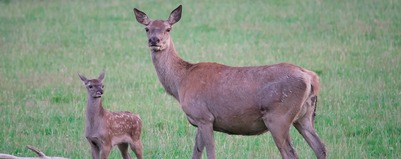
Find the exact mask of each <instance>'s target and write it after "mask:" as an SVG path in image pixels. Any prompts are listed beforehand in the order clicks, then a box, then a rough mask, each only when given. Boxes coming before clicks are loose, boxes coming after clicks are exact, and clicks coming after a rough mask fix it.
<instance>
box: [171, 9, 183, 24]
mask: <svg viewBox="0 0 401 159" xmlns="http://www.w3.org/2000/svg"><path fill="white" fill-rule="evenodd" d="M181 11H182V5H179V6H178V7H177V8H176V9H174V10H173V11H172V12H171V13H170V16H169V17H168V20H167V21H168V23H170V25H173V24H175V23H177V22H178V21H180V19H181Z"/></svg>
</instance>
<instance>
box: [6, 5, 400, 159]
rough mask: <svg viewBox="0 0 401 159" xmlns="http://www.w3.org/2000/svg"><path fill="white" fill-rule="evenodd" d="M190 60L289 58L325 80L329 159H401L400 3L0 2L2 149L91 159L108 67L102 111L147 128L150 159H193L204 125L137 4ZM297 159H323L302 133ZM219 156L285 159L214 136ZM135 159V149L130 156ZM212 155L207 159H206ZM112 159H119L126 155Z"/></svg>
mask: <svg viewBox="0 0 401 159" xmlns="http://www.w3.org/2000/svg"><path fill="white" fill-rule="evenodd" d="M179 4H182V5H183V17H182V19H181V21H180V22H178V23H177V24H176V25H175V26H174V29H173V30H172V36H173V39H174V42H175V46H176V49H177V51H178V52H179V54H180V56H181V57H182V58H183V59H185V60H187V61H189V62H200V61H212V62H218V63H223V64H227V65H232V66H250V65H264V64H273V63H278V62H291V63H294V64H296V65H300V66H302V67H305V68H308V69H310V70H314V71H316V72H317V73H318V74H319V75H320V78H321V86H322V89H321V93H320V97H319V103H318V108H317V117H316V123H315V126H316V129H317V132H318V134H319V136H320V137H321V139H322V140H323V142H324V143H325V144H326V146H327V149H328V158H333V159H338V158H347V159H348V158H358V159H359V158H401V151H400V149H401V98H400V97H401V81H400V79H401V2H400V1H397V0H387V1H381V0H349V1H346V0H340V1H328V0H303V1H290V0H284V1H281V0H268V1H255V2H251V1H242V0H237V1H231V0H230V1H229V0H221V1H212V0H206V1H202V2H201V1H196V0H189V1H173V2H165V1H159V0H156V1H155V0H143V1H118V0H99V1H94V0H89V1H80V0H68V1H61V0H59V1H50V0H49V1H47V0H36V1H33V0H0V125H1V128H0V153H9V154H14V155H18V156H34V154H33V153H32V152H30V151H29V150H28V149H27V148H25V145H28V144H29V145H34V146H36V147H38V148H40V149H41V150H43V151H44V152H45V153H46V154H47V155H50V156H64V157H70V158H91V156H90V148H89V145H88V143H87V141H86V139H85V137H84V135H83V134H84V120H85V117H84V111H85V104H86V103H85V100H86V99H85V98H86V90H85V89H84V87H83V86H82V84H81V81H80V80H79V78H78V75H77V73H78V72H80V73H83V74H85V75H86V76H87V77H89V78H94V77H97V76H98V75H99V73H100V72H101V71H102V70H103V69H105V70H106V79H105V85H106V90H105V96H104V100H103V104H104V105H105V107H106V108H107V109H108V110H111V111H122V110H127V111H133V112H137V113H139V114H140V115H141V117H142V120H143V133H142V141H143V146H144V157H145V158H167V159H170V158H177V159H181V158H190V157H191V155H192V148H193V144H194V138H195V128H194V127H192V126H191V125H189V123H188V122H187V120H186V117H185V115H184V113H183V112H182V111H181V109H180V106H179V104H178V102H176V101H175V100H174V99H173V97H171V96H168V95H167V94H166V93H165V92H164V89H163V87H162V86H161V84H160V83H159V81H158V79H157V76H156V73H155V71H154V68H153V65H152V63H151V59H150V51H149V49H148V48H147V46H146V40H147V39H146V35H145V31H144V27H143V26H142V25H141V24H139V23H137V22H136V20H135V17H134V15H133V12H132V9H133V8H134V7H137V8H139V9H140V10H142V11H145V12H146V13H147V14H148V16H150V18H153V19H166V18H167V17H168V15H169V13H170V12H171V11H172V10H173V9H174V8H175V7H177V6H178V5H179ZM291 136H292V139H293V144H294V146H295V149H296V150H297V153H298V155H299V156H300V158H314V154H313V152H312V150H311V149H310V148H309V146H308V145H307V143H306V142H305V141H304V139H303V138H302V137H301V135H300V134H298V132H296V130H295V129H294V128H292V129H291ZM215 141H216V154H217V157H218V158H227V159H231V158H233V159H234V158H280V155H279V152H278V150H277V148H276V147H275V145H274V142H273V139H272V137H271V135H270V134H269V133H266V134H263V135H260V136H252V137H244V136H230V135H226V134H222V133H217V132H216V133H215ZM131 154H132V156H133V153H132V152H131ZM205 157H206V156H204V158H205ZM110 158H120V154H119V152H118V151H117V149H114V150H113V151H112V154H111V157H110Z"/></svg>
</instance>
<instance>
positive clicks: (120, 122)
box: [78, 71, 142, 159]
mask: <svg viewBox="0 0 401 159" xmlns="http://www.w3.org/2000/svg"><path fill="white" fill-rule="evenodd" d="M78 75H79V77H80V79H81V80H82V82H83V84H84V86H85V87H86V89H87V94H88V97H87V105H86V128H85V137H86V139H87V140H88V141H89V143H90V145H91V151H92V157H93V158H94V159H99V158H102V159H106V158H108V156H109V153H110V150H111V148H112V147H113V146H115V145H118V148H119V149H120V151H121V155H122V156H123V158H124V159H130V158H131V157H130V156H129V153H128V145H129V146H130V147H131V149H132V151H134V153H135V155H136V157H137V158H138V159H142V142H141V139H140V136H141V128H142V122H141V118H140V117H139V115H138V114H134V113H131V112H108V111H107V110H106V109H104V108H103V107H102V95H103V92H104V90H103V89H104V85H103V79H104V76H105V72H104V71H103V72H102V73H101V74H100V75H99V77H98V78H97V79H91V80H88V79H87V78H86V77H85V76H83V75H81V74H78ZM99 154H100V156H99Z"/></svg>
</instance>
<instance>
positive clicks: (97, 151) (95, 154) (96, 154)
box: [89, 140, 100, 159]
mask: <svg viewBox="0 0 401 159" xmlns="http://www.w3.org/2000/svg"><path fill="white" fill-rule="evenodd" d="M89 143H90V145H91V152H92V158H93V159H99V154H100V148H99V146H98V145H97V144H96V143H94V142H93V141H90V140H89Z"/></svg>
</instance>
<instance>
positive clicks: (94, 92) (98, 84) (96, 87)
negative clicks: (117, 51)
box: [78, 71, 105, 98]
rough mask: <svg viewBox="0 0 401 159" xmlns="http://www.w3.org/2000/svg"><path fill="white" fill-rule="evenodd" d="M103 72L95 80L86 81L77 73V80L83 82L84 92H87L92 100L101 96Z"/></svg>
mask: <svg viewBox="0 0 401 159" xmlns="http://www.w3.org/2000/svg"><path fill="white" fill-rule="evenodd" d="M104 74H105V72H104V71H103V72H102V73H101V74H100V75H99V77H98V78H97V79H91V80H88V79H87V78H86V77H85V76H83V75H81V74H79V73H78V76H79V78H80V79H81V81H82V82H83V84H84V86H85V87H86V90H88V95H89V96H90V97H92V98H101V97H102V95H103V88H104V85H103V79H104Z"/></svg>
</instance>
